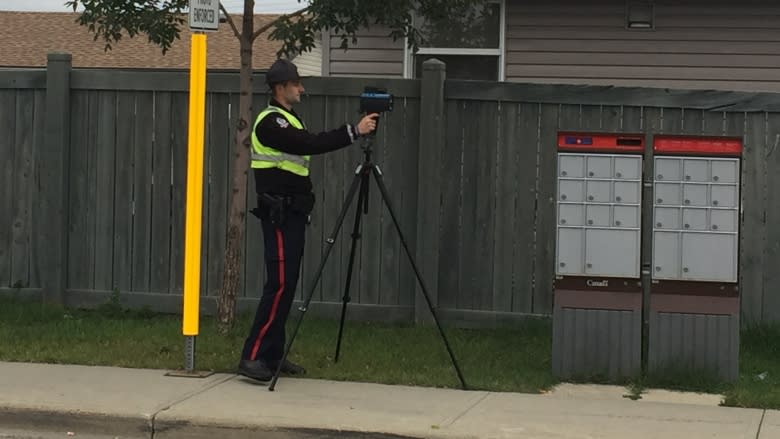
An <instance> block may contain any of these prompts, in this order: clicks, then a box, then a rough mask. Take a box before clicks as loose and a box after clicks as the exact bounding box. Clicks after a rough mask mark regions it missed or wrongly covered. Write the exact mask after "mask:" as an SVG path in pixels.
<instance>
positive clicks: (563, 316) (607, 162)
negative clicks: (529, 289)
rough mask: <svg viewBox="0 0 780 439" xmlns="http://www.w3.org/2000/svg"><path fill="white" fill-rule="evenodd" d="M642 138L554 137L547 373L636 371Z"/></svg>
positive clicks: (638, 364) (639, 320) (618, 373)
mask: <svg viewBox="0 0 780 439" xmlns="http://www.w3.org/2000/svg"><path fill="white" fill-rule="evenodd" d="M643 152H644V136H642V135H633V136H632V135H622V134H576V133H562V134H560V135H559V136H558V168H557V193H556V198H557V202H556V210H557V215H556V222H557V225H556V228H557V231H556V260H555V267H556V272H555V275H556V277H555V283H554V285H555V287H554V288H555V290H554V308H553V359H552V360H553V362H552V364H553V373H555V374H556V375H557V376H561V377H573V376H578V375H593V374H603V375H608V376H610V377H619V376H632V375H635V374H637V373H638V372H639V371H640V368H641V346H642V344H641V341H642V283H641V277H640V275H641V273H640V247H641V246H640V243H641V211H642V209H641V205H642V154H643Z"/></svg>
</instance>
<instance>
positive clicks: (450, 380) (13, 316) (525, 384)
mask: <svg viewBox="0 0 780 439" xmlns="http://www.w3.org/2000/svg"><path fill="white" fill-rule="evenodd" d="M298 314H299V313H298V312H297V311H294V312H293V314H292V316H291V319H290V322H289V323H290V326H292V324H293V323H294V322H295V320H296V319H297V318H298ZM251 318H252V316H251V315H243V316H240V317H239V321H238V323H237V324H236V327H235V329H234V330H232V331H231V332H230V333H229V334H227V335H220V334H218V332H217V330H216V326H215V324H214V320H213V319H212V318H203V319H201V325H200V335H199V336H198V338H197V346H196V354H197V357H196V358H197V360H196V368H197V369H199V370H213V371H217V372H231V373H232V372H235V367H236V364H237V362H238V359H239V356H240V352H241V347H242V345H243V341H244V337H245V336H246V334H245V332H246V331H247V329H248V327H249V324H250V320H251ZM445 331H446V333H447V336H448V338H449V340H450V343H451V344H452V348H453V350H454V352H455V356H456V358H457V360H458V363H459V365H460V366H461V369H462V371H463V374H464V376H465V379H466V382H467V384H468V386H469V388H470V389H479V390H491V391H512V392H528V393H537V392H541V391H545V390H548V389H550V388H551V387H552V386H554V385H555V384H557V380H556V379H555V378H554V377H553V376H552V374H551V366H550V349H551V325H550V322H549V321H547V320H529V321H527V322H525V323H523V324H521V325H518V326H517V327H514V328H511V329H480V330H469V329H456V328H451V327H448V328H445ZM337 335H338V322H337V321H330V320H322V319H316V318H314V317H313V316H311V315H307V316H306V318H305V319H304V322H303V325H302V326H301V330H300V333H299V334H298V337H297V338H296V340H295V344H294V345H293V352H292V354H291V359H292V360H294V361H296V362H299V363H301V364H303V365H304V366H305V367H306V368H307V370H308V373H307V377H310V378H323V379H331V380H344V381H360V382H376V383H385V384H406V385H415V386H430V387H450V388H458V387H459V382H458V379H457V376H456V374H455V370H454V369H453V367H452V364H451V362H450V359H449V356H448V355H447V351H446V350H445V348H444V344H443V342H442V340H441V338H440V336H439V333H438V331H437V330H436V328H435V327H414V326H410V325H402V326H398V325H386V324H378V323H363V322H347V323H346V326H345V333H344V338H343V340H342V347H341V358H340V359H339V362H338V363H334V361H333V355H334V353H335V347H336V339H337ZM0 360H3V361H24V362H46V363H61V364H84V365H104V366H121V367H134V368H155V369H168V370H173V369H180V368H182V367H183V364H184V337H183V336H182V335H181V318H180V317H178V316H170V315H160V314H154V313H152V312H149V311H128V310H124V309H122V308H121V307H120V306H119V305H118V304H117V302H110V303H108V304H106V305H104V306H103V307H102V308H101V309H98V310H95V311H83V310H69V309H63V308H60V307H53V306H46V305H42V304H39V303H31V302H23V301H15V300H9V299H2V298H0ZM740 373H741V375H740V378H739V380H738V381H737V382H735V383H724V382H721V381H719V380H718V379H716V378H714V377H712V376H710V375H708V374H706V373H694V372H679V371H665V372H664V373H663V374H656V375H655V376H644V377H641V378H640V379H637V380H633V381H624V382H620V383H618V384H624V385H626V386H627V387H628V391H627V397H629V398H639V397H641V393H642V391H644V390H646V389H648V388H665V389H673V390H685V391H694V392H706V393H720V394H724V395H725V396H726V399H725V405H728V406H737V407H753V408H773V409H780V326H762V327H757V328H752V329H748V330H745V331H743V333H742V334H741V349H740ZM583 381H587V382H595V383H607V382H609V381H607V380H605V379H599V378H598V377H592V378H589V379H587V380H577V382H583Z"/></svg>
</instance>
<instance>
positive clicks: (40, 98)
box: [0, 90, 46, 288]
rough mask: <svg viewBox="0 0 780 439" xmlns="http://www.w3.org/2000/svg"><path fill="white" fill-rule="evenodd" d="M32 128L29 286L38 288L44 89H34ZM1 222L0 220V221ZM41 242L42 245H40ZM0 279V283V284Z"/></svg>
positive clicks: (44, 124)
mask: <svg viewBox="0 0 780 439" xmlns="http://www.w3.org/2000/svg"><path fill="white" fill-rule="evenodd" d="M33 117H34V119H35V122H34V128H33V165H32V169H33V171H32V172H33V176H34V181H35V184H34V185H33V192H32V196H33V203H31V206H32V207H31V208H32V210H33V214H32V238H31V250H30V287H32V288H40V286H41V270H43V269H44V267H43V264H41V259H40V252H41V249H42V248H46V243H45V242H42V241H44V240H43V238H42V237H43V236H44V234H43V231H42V230H41V229H42V225H41V224H42V222H43V221H42V220H41V218H40V217H41V214H40V210H39V208H38V206H39V205H40V198H41V194H40V188H39V187H40V184H39V183H40V163H41V157H42V154H41V151H43V145H44V142H46V135H45V132H46V91H45V90H35V114H34V116H33ZM0 223H2V221H0ZM42 244H43V245H42ZM1 265H2V262H0V266H1ZM0 277H1V275H0ZM1 280H2V279H0V285H2V282H1Z"/></svg>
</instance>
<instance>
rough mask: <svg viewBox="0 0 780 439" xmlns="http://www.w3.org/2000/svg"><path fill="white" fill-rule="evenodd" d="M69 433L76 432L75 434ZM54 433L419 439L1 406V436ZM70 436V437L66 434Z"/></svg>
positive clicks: (200, 438)
mask: <svg viewBox="0 0 780 439" xmlns="http://www.w3.org/2000/svg"><path fill="white" fill-rule="evenodd" d="M70 433H73V434H72V435H71V434H70ZM7 435H10V437H32V436H28V435H36V437H40V435H51V436H52V437H67V436H73V437H74V438H79V437H80V438H92V437H101V438H122V439H180V438H181V439H184V438H187V439H213V438H215V437H218V438H220V439H256V438H258V437H262V438H263V439H342V438H343V439H363V438H365V439H369V438H370V439H420V438H422V436H405V435H397V434H390V433H379V432H368V431H345V430H338V429H313V428H289V427H279V428H275V427H272V426H249V425H240V426H239V425H219V424H198V423H194V422H191V421H177V420H175V419H171V420H165V421H156V420H155V419H154V418H153V417H149V416H143V415H139V416H138V417H125V416H112V415H105V414H99V413H85V412H71V411H67V410H62V411H53V410H41V409H20V408H13V407H0V438H2V437H6V436H7ZM66 435H67V436H66Z"/></svg>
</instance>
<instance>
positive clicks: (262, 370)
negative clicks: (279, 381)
mask: <svg viewBox="0 0 780 439" xmlns="http://www.w3.org/2000/svg"><path fill="white" fill-rule="evenodd" d="M238 373H239V374H241V375H244V376H245V377H249V378H252V379H256V380H258V381H271V378H273V376H274V372H273V371H272V370H271V369H270V368H268V365H266V364H265V362H263V361H262V360H254V361H253V360H241V362H240V363H238Z"/></svg>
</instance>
